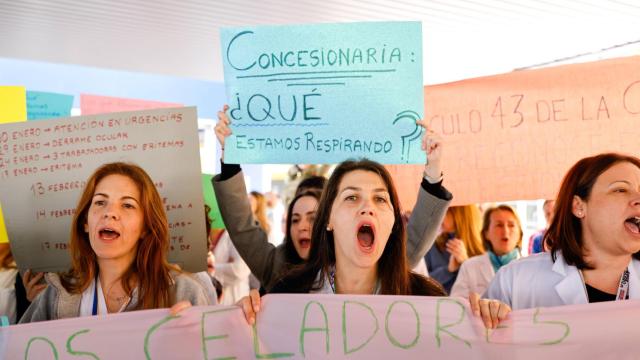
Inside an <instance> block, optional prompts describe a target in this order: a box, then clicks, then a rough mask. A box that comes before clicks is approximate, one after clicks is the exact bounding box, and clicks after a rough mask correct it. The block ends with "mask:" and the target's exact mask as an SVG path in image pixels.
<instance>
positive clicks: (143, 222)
mask: <svg viewBox="0 0 640 360" xmlns="http://www.w3.org/2000/svg"><path fill="white" fill-rule="evenodd" d="M69 246H70V251H71V258H72V266H71V270H69V271H68V272H66V273H63V274H57V273H48V274H46V275H45V279H46V280H47V283H48V285H49V286H48V287H47V288H46V289H45V290H44V291H43V292H42V293H40V294H39V295H38V296H37V297H36V298H35V299H34V301H33V303H32V304H31V306H30V307H29V309H28V310H27V312H26V313H25V314H24V316H23V317H22V319H21V320H20V322H21V323H28V322H34V321H42V320H55V319H62V318H70V317H78V316H90V315H99V314H100V315H103V314H108V313H116V312H124V311H132V310H143V309H157V308H166V307H171V306H174V308H173V309H172V310H173V311H174V312H177V311H179V310H180V308H183V307H184V306H185V302H189V303H191V304H193V305H208V299H207V293H206V290H205V289H204V288H203V286H202V285H201V284H200V283H199V282H198V281H197V280H196V279H195V278H193V277H191V276H190V275H188V274H186V273H183V272H181V271H179V270H178V269H176V268H174V267H173V266H171V265H170V264H169V263H168V262H167V252H168V250H169V226H168V221H167V216H166V213H165V212H164V206H163V205H162V199H161V197H160V195H159V194H158V191H157V189H156V187H155V185H154V184H153V181H152V180H151V178H150V177H149V175H148V174H147V173H146V172H145V171H144V170H143V169H142V168H140V167H138V166H136V165H132V164H127V163H110V164H105V165H103V166H101V167H100V168H98V169H97V170H96V171H95V172H94V173H93V175H91V177H90V178H89V180H88V181H87V185H86V186H85V189H84V191H83V193H82V195H81V197H80V200H79V202H78V206H77V207H76V212H75V214H74V216H73V222H72V229H71V240H70V244H69Z"/></svg>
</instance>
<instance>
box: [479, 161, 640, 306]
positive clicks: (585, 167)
mask: <svg viewBox="0 0 640 360" xmlns="http://www.w3.org/2000/svg"><path fill="white" fill-rule="evenodd" d="M554 212H555V213H554V215H553V220H552V222H551V225H550V226H549V230H548V231H547V232H546V234H545V236H544V242H545V245H546V246H548V247H550V248H551V251H550V253H540V254H535V255H532V256H529V257H527V258H524V259H521V260H518V261H514V262H513V263H511V264H509V265H507V266H505V267H504V268H502V270H500V271H498V273H497V274H496V277H495V278H494V279H493V281H492V282H491V284H490V285H489V289H488V290H487V292H486V293H485V297H487V298H490V299H499V300H501V301H503V302H505V303H506V304H508V305H510V306H511V307H513V308H514V309H527V308H534V307H547V306H560V305H575V304H587V303H594V302H600V301H614V300H625V299H640V159H639V158H637V157H635V156H628V155H621V154H615V153H605V154H600V155H597V156H592V157H587V158H584V159H582V160H580V161H578V162H577V163H576V164H575V165H574V166H573V167H572V168H571V169H570V170H569V172H568V173H567V174H566V175H565V177H564V180H563V181H562V185H561V187H560V190H559V192H558V198H557V200H556V206H555V209H554ZM524 284H526V285H524ZM474 298H475V299H474ZM472 303H475V307H476V308H477V307H482V306H484V307H489V306H491V305H490V303H491V300H485V299H483V300H479V301H478V295H477V294H474V295H473V296H472ZM493 308H494V310H495V308H496V305H494V306H493Z"/></svg>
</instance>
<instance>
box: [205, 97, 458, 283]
mask: <svg viewBox="0 0 640 360" xmlns="http://www.w3.org/2000/svg"><path fill="white" fill-rule="evenodd" d="M227 110H228V106H226V105H225V107H224V109H223V110H222V111H219V112H218V123H217V124H216V126H215V132H216V137H217V139H218V142H219V143H220V145H221V147H222V149H223V151H224V144H225V138H226V137H227V136H229V135H231V129H230V127H229V125H230V120H229V118H228V116H227V114H226V113H225V112H226V111H227ZM418 125H420V126H424V123H423V122H418ZM442 146H443V144H442V142H441V139H440V137H439V136H437V135H436V134H435V133H433V132H432V131H429V130H427V131H425V134H424V135H423V139H422V150H423V151H425V153H426V154H427V157H428V159H429V161H428V163H427V164H425V171H424V174H423V175H424V178H423V181H422V183H421V186H420V190H419V192H418V199H417V201H416V205H415V207H414V209H413V212H412V216H411V218H410V219H409V224H408V242H407V256H408V257H409V262H410V264H411V265H412V266H415V265H417V264H418V262H419V261H420V260H421V259H422V257H423V256H424V254H426V252H427V250H428V249H429V248H430V247H431V245H432V243H433V241H434V239H435V237H436V234H437V231H438V228H437V226H438V225H437V224H440V223H441V222H442V218H443V217H444V214H445V212H446V209H447V207H448V206H449V203H450V202H451V199H452V195H451V193H449V191H447V190H446V189H445V188H444V187H443V186H442V179H443V174H442V171H441V160H442V151H443V150H442ZM222 159H223V158H221V172H220V174H218V175H216V176H214V177H213V179H212V185H213V187H214V190H215V193H216V196H217V198H218V205H219V207H220V213H221V215H222V218H223V219H224V222H225V224H227V230H228V231H229V232H230V233H231V234H232V237H231V239H232V241H233V242H234V243H235V245H236V246H237V248H238V251H239V253H240V254H241V255H242V256H243V258H244V259H245V261H247V263H248V264H250V268H251V271H252V272H253V273H254V274H255V275H256V276H257V277H258V279H259V280H260V282H261V283H262V285H263V286H264V287H265V288H266V289H267V291H268V290H269V289H270V288H271V287H272V286H273V284H274V283H275V282H276V281H277V280H278V278H279V277H280V275H281V271H282V269H286V268H287V267H288V262H289V261H291V259H290V258H289V257H288V256H287V254H286V251H287V250H286V248H285V246H283V245H280V246H278V247H277V248H275V252H270V251H265V250H264V249H263V244H265V243H266V240H265V239H266V238H267V235H266V234H265V232H264V230H262V228H260V227H259V226H258V225H257V224H256V221H255V219H254V218H253V217H252V216H251V212H250V210H249V211H247V209H246V207H244V206H243V205H244V203H243V202H242V201H241V200H240V196H242V194H245V191H246V187H245V184H244V177H243V174H242V171H241V168H240V165H237V164H227V163H224V162H223V161H222ZM311 243H313V239H311ZM256 264H258V265H256Z"/></svg>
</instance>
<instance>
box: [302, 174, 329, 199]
mask: <svg viewBox="0 0 640 360" xmlns="http://www.w3.org/2000/svg"><path fill="white" fill-rule="evenodd" d="M326 184H327V178H326V177H324V176H321V175H313V176H309V177H306V178H304V179H302V181H300V183H299V184H298V187H297V188H296V192H295V195H294V196H296V195H298V194H300V193H303V192H305V191H309V190H312V191H317V192H319V193H321V192H322V190H324V187H325V185H326Z"/></svg>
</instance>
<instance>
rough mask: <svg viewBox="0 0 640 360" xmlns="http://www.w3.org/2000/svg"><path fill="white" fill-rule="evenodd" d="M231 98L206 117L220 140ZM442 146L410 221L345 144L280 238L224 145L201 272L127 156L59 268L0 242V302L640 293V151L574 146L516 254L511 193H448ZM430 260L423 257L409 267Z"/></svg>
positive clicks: (492, 307)
mask: <svg viewBox="0 0 640 360" xmlns="http://www.w3.org/2000/svg"><path fill="white" fill-rule="evenodd" d="M227 109H228V107H225V108H224V109H222V110H221V111H220V112H219V113H218V117H219V120H218V123H217V125H216V128H215V132H216V136H217V138H218V141H219V143H220V145H221V148H222V149H223V151H224V145H225V139H226V138H227V137H228V136H229V135H231V129H230V126H229V125H230V121H229V118H228V117H227V114H226V111H227ZM418 124H419V125H420V126H424V123H423V122H421V121H419V122H418ZM443 146H444V144H443V141H442V139H441V138H440V137H439V136H438V135H437V134H435V133H433V132H432V131H430V130H428V129H427V130H426V131H424V136H423V138H422V150H423V151H424V152H425V153H426V155H427V159H428V161H427V163H426V164H425V167H424V169H425V170H424V174H423V178H422V182H421V185H420V190H419V193H418V197H417V199H416V205H415V207H414V208H413V209H412V210H411V215H410V216H409V218H408V220H407V221H403V212H402V211H401V207H400V203H399V200H398V195H397V193H396V189H395V186H394V183H393V180H392V178H391V176H390V174H389V172H388V171H387V170H386V169H385V167H384V166H382V165H381V164H379V163H376V162H374V161H371V160H367V159H360V160H348V161H344V162H342V163H340V164H339V165H338V166H337V167H336V168H335V169H334V170H333V172H332V173H331V175H330V176H329V178H328V179H326V178H325V177H323V176H317V175H316V176H313V177H309V178H308V179H302V181H300V182H299V184H298V186H297V189H296V191H295V193H294V194H293V195H292V197H291V200H290V201H289V202H288V204H287V207H286V212H285V214H284V217H283V221H284V226H283V233H284V239H283V240H282V241H280V240H281V239H278V240H277V241H273V239H270V234H273V231H271V230H272V228H273V227H274V226H280V223H273V222H270V221H269V217H268V216H267V214H266V206H265V203H266V199H265V197H264V196H263V195H262V194H260V193H257V192H251V193H247V189H246V186H245V183H244V176H243V173H242V169H241V165H240V164H227V163H225V162H224V160H223V159H224V157H221V171H220V173H219V174H218V175H216V176H215V177H214V178H213V179H212V186H213V188H214V190H215V194H216V197H217V201H218V205H219V208H220V213H221V216H222V218H223V221H224V223H225V227H226V229H225V230H224V231H223V232H214V231H211V230H210V229H209V227H208V228H207V238H208V240H209V250H210V251H209V256H208V265H209V267H208V271H207V272H202V273H197V274H191V273H188V272H186V271H184V270H182V269H180V268H179V267H178V266H175V265H172V264H170V263H169V262H168V260H167V252H168V249H169V227H168V221H167V216H166V213H165V212H164V208H163V206H162V200H161V198H160V195H159V194H158V191H157V189H156V187H155V186H154V184H153V181H152V180H151V178H150V177H149V175H147V173H146V172H145V171H144V170H143V169H142V168H141V167H139V166H137V165H134V164H129V163H120V162H117V163H109V164H104V165H102V166H100V167H99V168H98V169H97V170H96V171H95V172H94V173H93V174H92V175H91V177H90V178H89V179H88V180H87V182H86V186H85V188H84V190H83V192H82V194H81V196H80V198H79V201H78V204H77V207H76V211H75V213H74V215H73V220H72V226H71V236H70V239H69V250H70V253H71V265H70V268H69V269H68V270H67V271H64V272H60V273H47V274H33V273H31V272H30V271H27V272H25V273H24V274H23V275H20V274H18V271H17V266H16V264H15V261H14V260H13V257H12V256H11V252H10V249H9V247H8V245H6V244H0V267H1V268H0V289H1V290H0V312H1V314H3V315H7V316H8V320H9V322H10V323H17V322H19V323H29V322H35V321H43V320H55V319H62V318H70V317H79V316H92V315H98V314H110V313H118V312H126V311H134V310H143V309H156V308H170V309H171V311H172V312H174V313H176V312H179V311H181V310H182V309H184V308H186V307H189V306H194V305H215V304H223V305H232V304H236V305H238V306H240V307H242V308H243V310H244V313H245V315H246V318H247V321H248V322H249V323H253V322H254V321H255V316H256V312H257V311H259V308H260V297H261V296H262V295H264V294H268V293H320V294H361V295H378V294H383V295H414V296H449V295H450V296H457V297H465V298H468V301H469V304H470V307H471V309H472V310H473V311H474V313H475V314H476V315H478V316H481V317H482V319H483V321H484V324H485V326H487V327H488V328H493V327H496V326H497V325H498V323H499V322H500V321H501V320H503V319H505V318H506V317H507V316H508V314H509V312H510V311H511V309H526V308H533V307H546V306H559V305H571V304H583V303H584V304H586V303H593V302H600V301H614V300H626V299H640V159H638V158H637V157H634V156H628V155H622V154H615V153H605V154H600V155H595V156H591V157H587V158H584V159H582V160H580V161H578V162H577V163H576V164H575V165H574V166H573V167H572V168H571V169H569V171H568V172H567V174H566V175H565V177H564V179H563V181H562V183H561V184H560V189H559V191H558V196H557V199H555V202H554V201H548V202H545V214H547V212H548V217H547V221H548V228H547V229H546V230H544V231H542V232H540V233H537V234H534V236H533V237H532V249H533V250H532V249H530V252H531V253H535V254H533V255H530V256H526V257H524V256H523V254H522V250H523V249H522V240H523V229H522V225H521V222H520V219H519V218H518V215H517V213H516V212H515V211H514V209H513V208H511V207H510V206H508V205H504V204H501V205H496V206H492V207H489V208H488V209H485V210H484V213H483V214H482V213H481V212H480V210H479V208H478V207H477V206H476V205H466V206H450V204H451V201H452V197H453V195H452V194H451V193H450V192H449V191H448V190H447V189H446V188H445V187H444V186H443V180H444V173H443V167H444V165H445V164H442V152H443ZM207 212H208V211H205V214H206V213H207ZM207 222H209V221H207ZM533 240H535V241H533ZM275 244H277V245H275ZM424 263H426V268H427V269H426V270H427V271H423V273H422V274H421V273H419V272H416V271H412V269H414V268H416V267H418V266H419V265H420V264H424ZM427 273H428V276H425V275H427ZM252 278H253V279H252Z"/></svg>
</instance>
